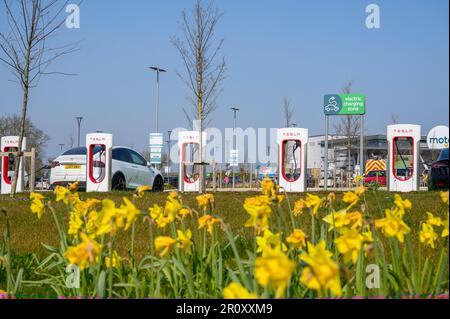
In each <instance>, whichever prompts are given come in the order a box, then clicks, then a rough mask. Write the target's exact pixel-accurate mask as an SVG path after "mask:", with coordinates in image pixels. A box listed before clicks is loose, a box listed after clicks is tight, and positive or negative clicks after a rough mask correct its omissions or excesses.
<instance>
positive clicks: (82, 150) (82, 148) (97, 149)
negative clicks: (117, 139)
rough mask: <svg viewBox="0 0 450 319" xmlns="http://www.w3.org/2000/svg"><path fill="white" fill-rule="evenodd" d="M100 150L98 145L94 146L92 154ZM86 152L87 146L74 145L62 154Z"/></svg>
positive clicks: (83, 153) (81, 153)
mask: <svg viewBox="0 0 450 319" xmlns="http://www.w3.org/2000/svg"><path fill="white" fill-rule="evenodd" d="M101 150H102V148H101V147H100V146H96V147H95V148H94V154H97V153H98V152H100V151H101ZM86 153H87V148H86V147H84V146H83V147H75V148H72V149H70V150H68V151H66V152H64V153H63V154H62V155H63V156H64V155H86Z"/></svg>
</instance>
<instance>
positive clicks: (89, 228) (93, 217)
mask: <svg viewBox="0 0 450 319" xmlns="http://www.w3.org/2000/svg"><path fill="white" fill-rule="evenodd" d="M99 216H100V214H99V213H98V212H97V211H95V210H93V211H90V212H89V213H88V215H87V222H86V232H87V233H88V234H89V236H94V235H96V234H97V230H98V227H99V226H100V225H99V220H100V218H99Z"/></svg>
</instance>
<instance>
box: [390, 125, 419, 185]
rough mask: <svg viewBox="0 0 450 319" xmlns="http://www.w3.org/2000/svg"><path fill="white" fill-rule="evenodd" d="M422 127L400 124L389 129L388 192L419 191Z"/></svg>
mask: <svg viewBox="0 0 450 319" xmlns="http://www.w3.org/2000/svg"><path fill="white" fill-rule="evenodd" d="M420 139H421V127H420V125H412V124H399V125H390V126H388V128H387V140H388V160H387V163H388V167H387V175H388V190H389V191H391V192H413V191H418V190H419V182H420V178H419V175H418V164H419V157H420Z"/></svg>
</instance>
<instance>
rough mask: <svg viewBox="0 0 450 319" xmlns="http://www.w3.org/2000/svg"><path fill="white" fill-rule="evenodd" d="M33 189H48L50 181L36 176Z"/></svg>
mask: <svg viewBox="0 0 450 319" xmlns="http://www.w3.org/2000/svg"><path fill="white" fill-rule="evenodd" d="M34 185H35V186H34V188H35V189H49V188H50V181H49V180H48V179H47V178H42V177H39V178H36V182H35V184H34Z"/></svg>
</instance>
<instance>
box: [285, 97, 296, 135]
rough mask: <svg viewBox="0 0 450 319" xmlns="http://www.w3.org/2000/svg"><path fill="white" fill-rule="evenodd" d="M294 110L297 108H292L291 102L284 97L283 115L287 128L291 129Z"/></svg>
mask: <svg viewBox="0 0 450 319" xmlns="http://www.w3.org/2000/svg"><path fill="white" fill-rule="evenodd" d="M294 110H295V108H294V107H293V106H291V100H290V99H289V98H288V97H287V96H284V97H283V115H284V124H285V125H286V126H285V127H291V125H292V124H293V123H292V118H293V116H294Z"/></svg>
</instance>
